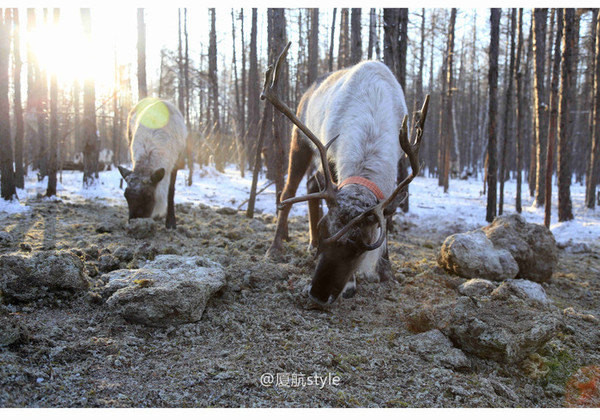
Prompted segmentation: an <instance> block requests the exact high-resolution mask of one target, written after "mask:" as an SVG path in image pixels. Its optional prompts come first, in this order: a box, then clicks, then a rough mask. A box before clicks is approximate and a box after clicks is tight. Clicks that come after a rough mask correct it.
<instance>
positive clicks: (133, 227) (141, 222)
mask: <svg viewBox="0 0 600 420" xmlns="http://www.w3.org/2000/svg"><path fill="white" fill-rule="evenodd" d="M155 232H156V223H154V220H153V219H151V218H142V219H131V220H130V221H129V224H128V225H127V234H128V235H129V236H132V237H134V238H136V239H144V238H149V237H151V236H153V235H154V233H155Z"/></svg>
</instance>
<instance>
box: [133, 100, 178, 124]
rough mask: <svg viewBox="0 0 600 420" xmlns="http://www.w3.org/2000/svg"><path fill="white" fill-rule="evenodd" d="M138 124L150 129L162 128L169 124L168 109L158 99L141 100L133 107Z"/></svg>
mask: <svg viewBox="0 0 600 420" xmlns="http://www.w3.org/2000/svg"><path fill="white" fill-rule="evenodd" d="M135 112H136V114H137V115H138V117H137V120H138V124H141V125H143V126H144V127H148V128H150V129H153V130H155V129H158V128H163V127H164V126H166V125H167V124H168V123H169V118H170V117H171V115H170V114H169V109H168V108H167V106H166V105H165V104H164V103H163V102H162V101H161V100H160V99H158V98H146V99H142V100H141V101H140V102H139V103H138V104H137V106H136V107H135Z"/></svg>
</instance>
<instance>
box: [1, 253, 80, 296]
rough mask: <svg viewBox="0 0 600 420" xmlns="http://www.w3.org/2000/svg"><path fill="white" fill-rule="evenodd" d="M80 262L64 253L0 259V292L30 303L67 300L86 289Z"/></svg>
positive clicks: (16, 255)
mask: <svg viewBox="0 0 600 420" xmlns="http://www.w3.org/2000/svg"><path fill="white" fill-rule="evenodd" d="M83 268H84V266H83V262H82V261H81V260H80V259H79V258H78V257H77V256H76V255H74V254H71V253H70V252H66V251H42V252H37V253H35V254H33V255H31V256H27V255H22V254H6V255H1V256H0V292H1V294H2V296H3V297H4V298H6V299H8V300H16V301H31V300H35V299H39V298H43V297H46V296H48V295H49V294H57V295H59V296H61V297H69V296H71V295H73V294H74V293H76V292H79V291H83V290H86V289H87V288H88V287H89V282H88V279H87V276H86V275H85V274H84V271H83Z"/></svg>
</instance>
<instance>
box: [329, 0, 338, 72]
mask: <svg viewBox="0 0 600 420" xmlns="http://www.w3.org/2000/svg"><path fill="white" fill-rule="evenodd" d="M336 13H337V8H335V7H334V8H333V18H332V22H331V40H330V41H329V65H328V69H329V71H333V47H334V44H335V15H336Z"/></svg>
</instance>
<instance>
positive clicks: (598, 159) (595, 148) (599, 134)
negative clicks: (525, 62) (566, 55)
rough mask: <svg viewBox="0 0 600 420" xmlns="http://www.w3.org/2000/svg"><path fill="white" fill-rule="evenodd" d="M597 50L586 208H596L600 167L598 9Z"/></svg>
mask: <svg viewBox="0 0 600 420" xmlns="http://www.w3.org/2000/svg"><path fill="white" fill-rule="evenodd" d="M595 13H596V45H595V47H596V50H595V52H594V86H593V95H592V100H593V105H592V107H593V108H592V127H591V131H592V147H591V150H590V163H589V168H588V173H587V177H586V203H585V204H586V206H587V207H588V208H590V209H593V208H594V207H595V206H596V200H595V198H596V185H597V184H598V172H599V167H600V9H596V11H595Z"/></svg>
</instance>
